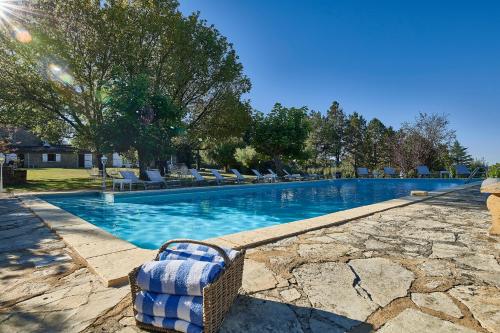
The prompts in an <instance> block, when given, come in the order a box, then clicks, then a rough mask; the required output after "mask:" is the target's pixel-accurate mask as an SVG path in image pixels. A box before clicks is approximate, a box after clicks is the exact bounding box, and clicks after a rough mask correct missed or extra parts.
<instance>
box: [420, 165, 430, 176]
mask: <svg viewBox="0 0 500 333" xmlns="http://www.w3.org/2000/svg"><path fill="white" fill-rule="evenodd" d="M417 176H418V177H430V176H431V172H430V171H429V168H428V167H427V165H419V166H418V167H417Z"/></svg>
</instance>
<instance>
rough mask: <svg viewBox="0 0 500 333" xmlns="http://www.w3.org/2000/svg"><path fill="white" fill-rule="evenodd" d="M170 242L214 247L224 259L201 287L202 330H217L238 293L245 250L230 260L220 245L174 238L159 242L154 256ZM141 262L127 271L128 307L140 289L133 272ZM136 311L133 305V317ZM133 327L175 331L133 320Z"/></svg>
mask: <svg viewBox="0 0 500 333" xmlns="http://www.w3.org/2000/svg"><path fill="white" fill-rule="evenodd" d="M173 243H193V244H199V245H205V246H209V247H211V248H213V249H214V250H216V251H217V252H218V253H219V254H220V255H221V256H222V258H223V259H224V263H225V265H224V270H223V272H222V273H221V274H220V275H219V277H218V278H217V280H215V281H214V282H213V283H211V284H209V285H207V286H206V287H205V288H203V332H204V333H215V332H217V331H218V330H219V328H220V327H221V325H222V322H223V321H224V316H225V315H226V313H227V312H228V311H229V308H230V307H231V305H232V304H233V301H234V299H235V298H236V296H237V295H238V290H239V289H240V288H241V281H242V277H243V262H244V259H245V250H240V253H239V254H238V255H237V256H236V258H234V260H233V261H231V260H230V259H229V258H228V256H227V255H226V253H225V252H224V250H223V249H221V248H220V247H219V246H217V245H213V244H208V243H205V242H200V241H194V240H189V239H174V240H171V241H168V242H166V243H165V244H163V245H162V247H161V248H160V250H159V251H158V254H157V255H156V258H155V260H158V259H159V257H160V253H162V252H163V251H164V250H165V249H166V248H167V247H168V246H169V245H170V244H173ZM140 268H141V266H139V267H136V268H134V269H133V270H132V271H131V272H130V273H129V275H128V278H129V282H130V289H131V291H132V308H134V304H135V297H136V295H137V293H138V292H139V291H140V288H139V287H138V286H137V281H136V278H137V273H138V272H139V269H140ZM136 314H137V311H136V310H135V308H134V317H135V315H136ZM135 322H136V325H137V327H139V328H142V329H145V330H149V331H155V332H169V333H177V331H174V330H169V329H165V328H160V327H156V326H153V325H149V324H144V323H142V322H139V321H137V320H136V321H135Z"/></svg>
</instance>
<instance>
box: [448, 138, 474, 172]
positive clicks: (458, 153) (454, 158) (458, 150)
mask: <svg viewBox="0 0 500 333" xmlns="http://www.w3.org/2000/svg"><path fill="white" fill-rule="evenodd" d="M449 154H450V159H451V162H452V163H453V164H455V165H456V164H464V165H466V166H468V167H470V166H471V164H472V162H473V159H472V156H470V155H469V154H468V153H467V147H464V146H462V145H461V144H460V142H458V140H455V141H453V144H452V145H451V147H450V151H449Z"/></svg>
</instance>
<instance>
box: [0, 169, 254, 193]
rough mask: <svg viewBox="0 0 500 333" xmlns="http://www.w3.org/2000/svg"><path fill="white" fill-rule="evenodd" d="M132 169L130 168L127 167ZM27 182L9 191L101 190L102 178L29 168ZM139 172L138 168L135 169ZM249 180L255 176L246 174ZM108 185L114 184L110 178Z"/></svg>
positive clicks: (88, 173)
mask: <svg viewBox="0 0 500 333" xmlns="http://www.w3.org/2000/svg"><path fill="white" fill-rule="evenodd" d="M118 170H121V169H118V168H108V169H107V171H108V174H111V175H113V174H114V173H116V172H117V171H118ZM127 170H130V169H127ZM27 171H28V175H27V183H26V184H23V185H15V186H7V191H16V192H52V191H74V190H99V189H101V187H102V181H101V180H100V179H94V178H92V177H91V171H90V170H86V169H62V168H40V169H28V170H27ZM135 171H136V172H137V170H135ZM201 174H202V175H203V177H205V178H206V179H207V180H211V179H214V178H215V177H214V176H213V175H212V174H211V173H210V172H201ZM221 174H222V175H223V176H224V177H228V178H231V177H234V175H233V174H228V173H221ZM245 177H246V178H248V179H249V180H253V179H254V178H255V177H252V176H245ZM183 184H184V185H186V186H189V185H190V184H191V181H190V179H185V180H183ZM107 186H108V188H110V187H111V186H112V183H111V180H110V179H108V181H107Z"/></svg>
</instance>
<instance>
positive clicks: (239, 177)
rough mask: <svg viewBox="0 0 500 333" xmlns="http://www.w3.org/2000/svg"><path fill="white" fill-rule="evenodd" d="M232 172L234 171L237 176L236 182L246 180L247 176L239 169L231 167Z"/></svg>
mask: <svg viewBox="0 0 500 333" xmlns="http://www.w3.org/2000/svg"><path fill="white" fill-rule="evenodd" d="M231 172H232V173H234V175H235V176H236V183H244V182H245V180H246V179H245V177H243V175H242V174H241V173H240V172H239V171H238V170H237V169H231Z"/></svg>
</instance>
